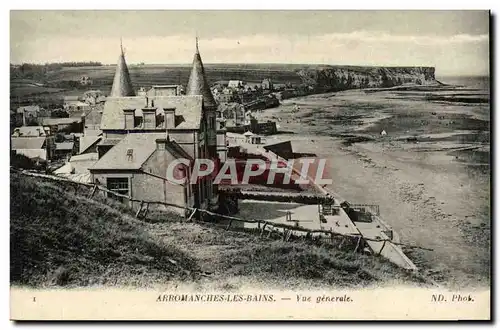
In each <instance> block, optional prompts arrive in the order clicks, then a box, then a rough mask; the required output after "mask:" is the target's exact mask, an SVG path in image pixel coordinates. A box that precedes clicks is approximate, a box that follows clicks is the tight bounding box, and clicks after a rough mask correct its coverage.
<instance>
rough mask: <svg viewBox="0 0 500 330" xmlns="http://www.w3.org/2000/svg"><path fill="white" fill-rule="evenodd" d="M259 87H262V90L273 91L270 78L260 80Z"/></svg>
mask: <svg viewBox="0 0 500 330" xmlns="http://www.w3.org/2000/svg"><path fill="white" fill-rule="evenodd" d="M261 86H262V89H263V90H268V91H273V89H274V86H273V82H272V81H271V78H266V79H264V80H262V84H261Z"/></svg>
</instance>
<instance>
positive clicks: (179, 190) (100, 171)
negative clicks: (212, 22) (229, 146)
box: [90, 45, 226, 210]
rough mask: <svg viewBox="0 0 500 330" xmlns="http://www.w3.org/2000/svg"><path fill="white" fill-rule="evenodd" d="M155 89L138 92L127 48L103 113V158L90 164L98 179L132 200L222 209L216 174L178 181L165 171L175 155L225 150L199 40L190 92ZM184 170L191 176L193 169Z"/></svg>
mask: <svg viewBox="0 0 500 330" xmlns="http://www.w3.org/2000/svg"><path fill="white" fill-rule="evenodd" d="M155 87H160V86H155ZM154 91H155V92H154V93H150V92H148V93H146V94H144V93H141V95H139V96H136V94H135V92H134V88H133V86H132V82H131V79H130V75H129V72H128V67H127V64H126V62H125V57H124V54H123V51H122V53H121V55H120V56H119V59H118V65H117V68H116V73H115V78H114V81H113V86H112V89H111V94H110V95H109V97H107V99H106V102H105V104H104V109H103V113H102V119H101V125H100V129H101V130H102V141H100V142H99V143H98V144H97V152H98V155H99V160H98V161H97V163H96V164H95V165H94V166H93V167H91V168H90V172H91V175H92V178H93V180H94V182H99V183H100V184H103V185H106V186H107V187H108V188H109V189H111V190H113V189H114V190H116V191H121V192H123V193H126V194H127V195H128V196H130V197H131V198H133V199H139V200H148V201H162V202H170V203H174V204H178V205H185V206H188V207H192V206H194V207H197V208H202V209H212V210H213V209H217V208H218V203H219V201H218V189H217V187H216V186H215V185H214V184H213V178H212V177H208V176H207V177H204V178H203V179H202V180H199V181H197V182H196V183H194V184H187V185H177V184H174V183H172V182H169V181H168V180H167V174H166V170H167V168H168V164H170V162H171V161H173V160H174V159H178V158H186V159H191V160H193V161H194V160H195V159H197V158H209V159H214V160H216V159H218V158H220V156H221V155H222V156H223V155H224V152H225V147H226V145H225V138H224V137H225V130H224V129H221V127H220V123H219V122H218V121H217V120H216V117H217V103H216V102H215V100H214V98H213V96H212V93H211V91H210V88H209V85H208V81H207V80H206V77H205V72H204V68H203V63H202V61H201V57H200V53H199V51H198V45H196V53H195V55H194V60H193V67H192V70H191V75H190V77H189V81H188V84H187V88H186V95H179V93H180V88H177V87H175V88H174V86H168V88H154ZM218 137H219V139H218ZM218 141H219V142H220V143H221V144H224V146H223V147H221V146H218ZM185 170H186V171H187V174H186V175H190V173H191V171H192V168H188V169H185Z"/></svg>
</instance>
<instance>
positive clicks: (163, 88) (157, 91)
mask: <svg viewBox="0 0 500 330" xmlns="http://www.w3.org/2000/svg"><path fill="white" fill-rule="evenodd" d="M182 91H183V87H182V86H181V85H155V86H153V87H151V89H150V90H149V91H148V92H147V96H148V97H154V96H177V95H181V93H182Z"/></svg>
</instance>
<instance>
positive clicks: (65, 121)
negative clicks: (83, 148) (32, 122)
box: [42, 117, 83, 134]
mask: <svg viewBox="0 0 500 330" xmlns="http://www.w3.org/2000/svg"><path fill="white" fill-rule="evenodd" d="M42 124H43V126H44V127H48V128H50V133H51V134H55V133H57V132H58V131H62V130H64V131H66V132H73V133H81V132H83V125H82V118H81V117H80V118H44V119H43V122H42Z"/></svg>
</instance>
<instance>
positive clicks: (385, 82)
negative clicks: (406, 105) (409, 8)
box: [296, 66, 436, 91]
mask: <svg viewBox="0 0 500 330" xmlns="http://www.w3.org/2000/svg"><path fill="white" fill-rule="evenodd" d="M296 72H297V74H298V75H299V76H300V77H301V79H302V81H303V83H304V84H307V85H309V86H313V87H314V88H315V89H317V90H325V91H326V90H328V91H336V90H346V89H355V88H373V87H393V86H399V85H402V84H407V83H413V84H419V85H427V84H432V83H436V78H435V76H434V73H435V68H433V67H360V66H321V67H315V68H314V67H308V68H304V69H299V70H297V71H296Z"/></svg>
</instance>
